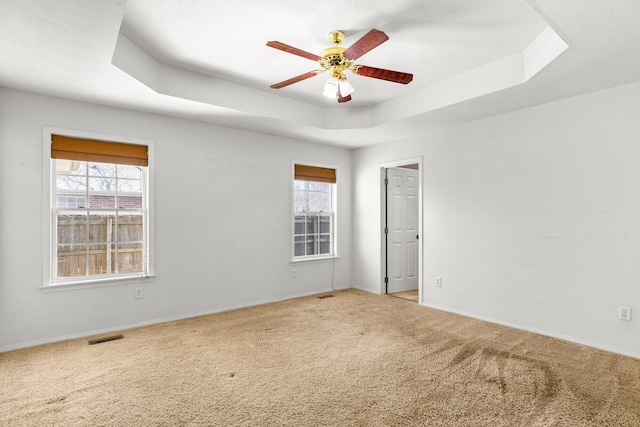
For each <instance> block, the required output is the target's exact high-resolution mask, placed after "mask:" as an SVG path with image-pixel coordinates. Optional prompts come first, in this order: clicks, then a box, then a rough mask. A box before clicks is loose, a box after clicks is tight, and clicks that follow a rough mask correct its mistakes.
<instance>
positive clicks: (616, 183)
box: [352, 83, 640, 357]
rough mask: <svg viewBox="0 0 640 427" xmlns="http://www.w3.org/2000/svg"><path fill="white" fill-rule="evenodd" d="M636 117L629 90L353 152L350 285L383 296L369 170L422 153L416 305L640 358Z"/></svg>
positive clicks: (637, 86) (636, 92)
mask: <svg viewBox="0 0 640 427" xmlns="http://www.w3.org/2000/svg"><path fill="white" fill-rule="evenodd" d="M639 117H640V83H634V84H631V85H626V86H622V87H618V88H613V89H610V90H606V91H601V92H596V93H592V94H587V95H583V96H580V97H575V98H571V99H566V100H563V101H559V102H555V103H551V104H546V105H541V106H537V107H534V108H528V109H525V110H521V111H517V112H513V113H509V114H505V115H501V116H497V117H493V118H488V119H483V120H480V121H476V122H473V123H468V124H465V125H462V126H457V127H454V128H450V129H446V130H443V131H439V132H435V133H432V134H429V135H424V136H421V137H415V138H410V139H407V140H403V141H395V142H390V143H385V144H381V145H376V146H372V147H367V148H362V149H359V150H356V151H354V155H353V185H354V189H355V191H354V196H355V199H354V205H353V214H354V218H357V219H358V220H357V221H354V223H353V226H354V230H353V236H354V246H353V254H354V266H353V270H352V277H353V279H354V286H356V287H358V288H361V289H366V290H370V291H373V292H380V286H379V283H380V271H381V261H380V241H381V234H380V232H379V230H380V216H381V215H380V173H379V164H380V163H383V162H388V161H393V160H396V159H403V158H410V157H418V156H423V165H424V167H423V187H424V191H423V200H424V222H423V226H424V235H423V236H422V237H423V239H422V244H423V245H424V257H423V262H424V289H423V298H424V299H423V302H424V304H426V305H430V306H434V307H438V308H442V309H444V310H449V311H454V312H459V313H463V314H467V315H470V316H473V317H478V318H482V319H487V320H492V321H495V322H498V323H503V324H507V325H512V326H516V327H519V328H523V329H528V330H533V331H537V332H541V333H544V334H548V335H552V336H557V337H561V338H565V339H569V340H572V341H576V342H582V343H586V344H588V345H592V346H595V347H600V348H604V349H608V350H612V351H616V352H619V353H624V354H629V355H633V356H635V357H640V119H639ZM435 277H442V278H443V286H442V287H441V288H437V287H435V286H434V278H435ZM620 305H629V306H631V307H632V308H633V309H634V310H635V313H634V315H635V318H634V319H633V321H632V322H624V321H621V320H618V306H620Z"/></svg>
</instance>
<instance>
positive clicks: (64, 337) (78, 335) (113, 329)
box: [0, 288, 337, 353]
mask: <svg viewBox="0 0 640 427" xmlns="http://www.w3.org/2000/svg"><path fill="white" fill-rule="evenodd" d="M335 290H337V289H331V288H329V289H320V290H316V291H313V292H306V293H300V294H292V295H288V296H284V297H279V298H269V299H266V300H260V301H254V302H250V303H246V304H237V305H232V306H225V307H218V308H216V309H213V310H204V311H199V312H193V313H185V314H179V315H175V316H168V317H162V318H157V319H152V320H145V321H142V322H135V323H127V324H122V325H116V326H113V327H108V328H103V329H94V330H90V331H82V332H77V333H73V334H67V335H59V336H56V337H51V338H44V339H41V340H34V341H27V342H23V343H18V344H9V345H3V346H0V353H4V352H7V351H13V350H20V349H23V348H28V347H35V346H38V345H44V344H52V343H56V342H61V341H68V340H73V339H77V338H83V337H90V336H93V335H101V334H107V333H111V332H117V331H124V330H127V329H133V328H140V327H143V326H149V325H156V324H158V323H166V322H175V321H176V320H184V319H190V318H193V317H199V316H206V315H209V314H216V313H223V312H225V311H232V310H238V309H241V308H246V307H253V306H256V305H262V304H270V303H273V302H280V301H286V300H290V299H294V298H303V297H308V296H311V295H317V294H324V293H327V292H332V291H335Z"/></svg>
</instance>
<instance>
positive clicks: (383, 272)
mask: <svg viewBox="0 0 640 427" xmlns="http://www.w3.org/2000/svg"><path fill="white" fill-rule="evenodd" d="M411 164H418V235H419V236H420V237H419V238H418V303H419V304H423V283H424V280H423V276H424V274H423V265H422V264H423V250H422V246H423V244H422V242H423V241H424V239H423V233H422V223H423V217H422V176H423V175H422V167H423V166H422V156H420V157H410V158H406V159H400V160H394V161H389V162H383V163H379V164H378V167H379V168H380V228H379V231H378V232H379V233H380V236H381V239H380V240H381V241H380V294H383V295H385V294H386V293H387V284H386V283H385V281H384V279H385V277H386V276H387V238H386V237H387V236H386V235H385V232H384V229H385V226H386V221H387V191H386V187H385V185H384V179H385V172H386V170H387V169H389V168H397V167H400V166H405V165H411Z"/></svg>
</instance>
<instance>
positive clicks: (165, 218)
mask: <svg viewBox="0 0 640 427" xmlns="http://www.w3.org/2000/svg"><path fill="white" fill-rule="evenodd" d="M0 94H1V98H0V198H1V204H0V351H4V350H9V349H13V348H18V347H24V346H29V345H34V344H39V343H43V342H50V341H56V340H60V339H64V338H68V337H75V336H83V335H87V334H90V333H94V332H103V331H109V330H116V329H119V328H122V327H126V326H131V325H141V324H146V323H151V322H155V321H159V320H166V319H176V318H182V317H188V316H192V315H197V314H202V313H209V312H215V311H220V310H226V309H230V308H234V307H240V306H245V305H251V304H257V303H261V302H265V301H274V300H279V299H284V298H288V297H291V296H298V295H305V294H313V293H318V292H322V291H325V290H330V289H331V287H332V281H333V285H334V286H335V287H336V288H345V287H350V286H351V276H350V272H351V258H350V254H351V246H350V245H351V239H350V237H351V210H350V206H351V202H350V200H351V188H352V185H351V180H350V178H351V152H350V151H348V150H344V149H339V148H335V147H329V146H322V145H317V144H310V143H304V142H300V141H294V140H288V139H283V138H277V137H273V136H267V135H262V134H258V133H252V132H243V131H238V130H232V129H228V128H223V127H217V126H212V125H208V124H204V123H197V122H191V121H185V120H179V119H174V118H168V117H162V116H156V115H150V114H143V113H138V112H132V111H127V110H120V109H115V108H109V107H103V106H97V105H91V104H84V103H79V102H74V101H69V100H62V99H58V98H52V97H46V96H41V95H35V94H30V93H25V92H19V91H15V90H9V89H2V92H1V93H0ZM43 126H54V127H59V128H68V129H76V130H82V131H89V132H96V133H102V134H110V135H118V136H123V137H132V138H142V139H148V140H153V141H155V195H154V207H155V266H156V274H157V278H156V279H155V280H154V281H153V282H151V283H148V284H145V285H143V286H144V298H143V299H140V300H136V299H134V288H135V287H138V286H140V285H139V284H138V285H118V286H109V287H101V288H93V289H84V290H72V291H65V292H48V293H44V292H43V291H42V290H41V289H40V286H41V284H42V265H41V264H42V262H41V259H42V250H43V247H42V233H43V232H45V231H46V230H42V226H41V224H42V215H43V208H42V191H43V188H42V182H43V175H42V174H43V172H42V151H43V150H42V128H43ZM291 159H296V160H307V161H313V162H321V163H328V164H336V165H337V166H338V168H339V180H340V182H339V184H338V185H339V193H338V196H339V200H338V203H339V208H340V211H339V215H340V223H339V226H340V233H341V234H340V240H339V242H340V248H339V252H340V255H341V258H340V259H338V260H336V261H335V266H334V265H333V263H332V262H331V261H318V262H310V263H304V264H296V265H295V267H294V268H295V269H296V272H297V278H295V279H292V278H291V269H292V266H291V264H290V235H291V225H290V206H291V193H290V192H291V183H290V180H291ZM45 191H46V190H45ZM334 267H335V273H334Z"/></svg>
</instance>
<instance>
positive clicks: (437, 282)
mask: <svg viewBox="0 0 640 427" xmlns="http://www.w3.org/2000/svg"><path fill="white" fill-rule="evenodd" d="M436 286H437V287H439V288H441V287H442V277H436Z"/></svg>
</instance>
